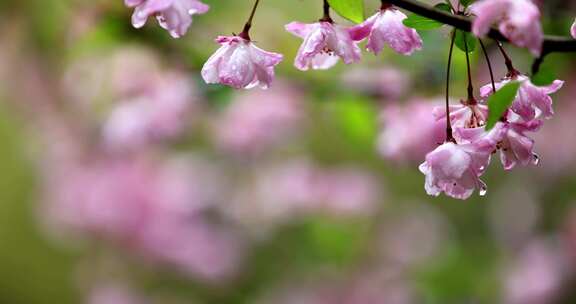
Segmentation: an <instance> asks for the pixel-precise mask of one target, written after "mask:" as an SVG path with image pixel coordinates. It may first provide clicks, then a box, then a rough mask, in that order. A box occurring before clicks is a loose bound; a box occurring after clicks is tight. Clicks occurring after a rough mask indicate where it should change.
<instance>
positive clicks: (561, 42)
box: [387, 0, 576, 54]
mask: <svg viewBox="0 0 576 304" xmlns="http://www.w3.org/2000/svg"><path fill="white" fill-rule="evenodd" d="M387 2H388V3H390V4H393V5H395V6H397V7H399V8H403V9H405V10H407V11H410V12H412V13H415V14H418V15H421V16H424V17H427V18H430V19H433V20H436V21H438V22H441V23H444V24H447V25H451V26H453V27H455V28H457V29H460V30H463V31H467V32H470V31H471V29H472V20H471V19H470V18H468V17H464V16H457V15H452V14H450V13H448V12H444V11H441V10H437V9H435V8H433V7H432V6H430V5H427V4H422V3H420V1H416V0H387ZM488 36H489V37H490V38H493V39H496V40H498V41H502V42H509V41H508V39H507V38H506V37H504V36H503V35H502V34H501V33H500V32H499V31H498V30H496V29H492V30H490V32H489V33H488ZM554 52H576V40H575V39H571V38H564V37H557V36H545V37H544V44H543V45H542V54H550V53H554Z"/></svg>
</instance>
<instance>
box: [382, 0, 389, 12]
mask: <svg viewBox="0 0 576 304" xmlns="http://www.w3.org/2000/svg"><path fill="white" fill-rule="evenodd" d="M381 3H382V4H381V5H380V10H382V11H384V10H387V9H389V8H391V7H392V4H390V3H388V1H386V0H382V1H381Z"/></svg>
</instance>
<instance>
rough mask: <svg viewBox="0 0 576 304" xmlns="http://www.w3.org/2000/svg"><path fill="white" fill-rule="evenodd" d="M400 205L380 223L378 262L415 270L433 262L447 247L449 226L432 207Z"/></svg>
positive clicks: (441, 215)
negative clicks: (379, 257) (400, 206)
mask: <svg viewBox="0 0 576 304" xmlns="http://www.w3.org/2000/svg"><path fill="white" fill-rule="evenodd" d="M402 205H403V207H402V208H400V209H399V210H397V211H392V212H389V213H387V214H386V215H385V217H384V219H383V220H382V225H381V227H380V228H379V233H378V243H377V246H378V247H377V249H378V250H379V251H380V252H381V255H382V258H381V260H383V261H387V262H388V263H390V264H392V265H395V266H400V267H402V268H404V267H411V266H416V267H418V266H421V265H422V264H424V263H426V262H430V261H431V260H433V259H434V257H437V256H438V254H440V253H442V249H444V248H446V247H447V246H448V245H449V244H447V243H449V242H450V240H451V235H450V232H451V231H450V227H449V223H448V221H447V219H446V218H445V217H444V215H443V214H442V213H441V212H439V210H436V209H435V207H434V205H430V204H428V203H422V204H414V203H409V202H403V203H402Z"/></svg>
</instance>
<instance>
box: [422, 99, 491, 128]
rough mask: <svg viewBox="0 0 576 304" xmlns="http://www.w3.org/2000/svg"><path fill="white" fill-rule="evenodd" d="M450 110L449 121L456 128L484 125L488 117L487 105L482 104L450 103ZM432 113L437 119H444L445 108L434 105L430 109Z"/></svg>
mask: <svg viewBox="0 0 576 304" xmlns="http://www.w3.org/2000/svg"><path fill="white" fill-rule="evenodd" d="M449 110H450V121H451V122H452V127H453V128H455V129H457V128H477V127H481V126H484V125H485V123H486V119H487V117H488V107H487V106H486V105H483V104H475V105H465V104H462V103H461V104H458V105H451V106H450V107H449ZM432 115H434V117H435V118H436V120H437V121H444V122H445V121H446V109H445V107H443V106H442V107H435V108H434V110H433V111H432Z"/></svg>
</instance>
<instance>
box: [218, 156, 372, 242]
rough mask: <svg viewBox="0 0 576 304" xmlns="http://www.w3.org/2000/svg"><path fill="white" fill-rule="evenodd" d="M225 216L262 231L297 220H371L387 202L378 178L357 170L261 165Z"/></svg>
mask: <svg viewBox="0 0 576 304" xmlns="http://www.w3.org/2000/svg"><path fill="white" fill-rule="evenodd" d="M247 181H248V182H247V183H244V184H242V186H241V187H238V192H237V193H236V194H235V195H234V198H235V199H234V202H233V203H232V204H231V205H230V204H229V205H226V206H225V210H224V212H225V213H227V214H229V215H230V216H231V217H232V218H235V219H236V220H237V221H239V222H241V223H243V224H246V225H248V226H253V227H256V229H257V230H258V232H259V233H260V234H262V231H265V232H266V230H269V229H265V228H264V229H263V227H268V228H272V226H274V225H281V224H284V223H286V222H288V221H290V220H292V219H294V218H296V217H298V216H302V215H308V214H330V215H335V216H341V217H348V216H367V215H370V214H371V212H373V211H374V210H375V209H376V207H377V204H378V203H379V202H380V199H381V198H382V192H383V191H382V189H380V187H379V184H378V182H377V179H376V178H375V177H374V176H373V175H372V174H370V173H369V172H366V171H364V170H361V169H358V168H320V167H318V166H316V165H314V164H313V163H310V162H308V161H305V160H292V161H287V162H283V163H279V164H278V163H273V164H272V165H268V166H263V167H259V168H258V170H256V172H255V175H254V176H250V177H249V178H247Z"/></svg>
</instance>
